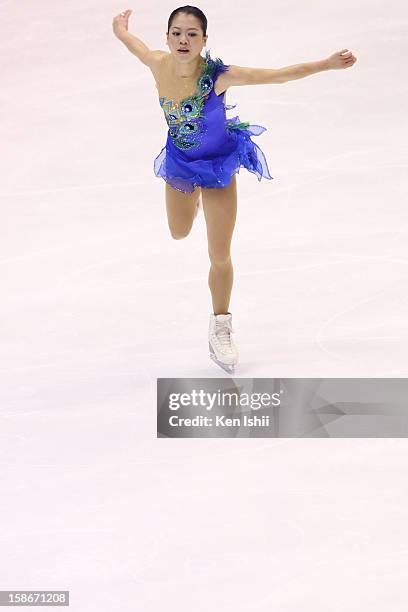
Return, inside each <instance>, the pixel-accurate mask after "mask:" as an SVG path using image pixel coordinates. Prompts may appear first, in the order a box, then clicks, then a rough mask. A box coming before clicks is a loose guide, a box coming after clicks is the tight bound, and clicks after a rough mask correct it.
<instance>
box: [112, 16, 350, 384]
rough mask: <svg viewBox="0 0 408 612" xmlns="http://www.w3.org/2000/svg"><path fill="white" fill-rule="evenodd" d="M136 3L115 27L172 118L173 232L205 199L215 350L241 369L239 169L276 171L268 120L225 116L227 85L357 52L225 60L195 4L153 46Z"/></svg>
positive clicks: (165, 166)
mask: <svg viewBox="0 0 408 612" xmlns="http://www.w3.org/2000/svg"><path fill="white" fill-rule="evenodd" d="M131 13H132V11H131V10H127V11H125V12H123V13H120V15H117V16H116V17H115V18H114V19H113V31H114V33H115V35H116V36H117V37H118V38H119V40H121V41H122V42H123V43H124V44H125V45H126V47H127V48H128V49H129V51H131V52H132V53H134V54H135V55H136V57H138V59H139V60H140V61H141V62H142V63H143V64H145V65H146V66H148V67H149V68H150V70H151V72H152V74H153V76H154V79H155V81H156V87H157V89H158V93H159V102H160V105H161V107H162V108H163V111H164V114H165V118H166V121H167V124H168V126H169V130H168V134H167V142H166V146H165V147H164V148H163V149H162V151H161V152H160V154H159V155H158V156H157V158H156V159H155V163H154V171H155V174H156V176H158V177H161V178H163V179H164V180H165V181H166V185H165V189H166V209H167V218H168V224H169V228H170V232H171V235H172V236H173V238H175V239H176V240H177V239H180V238H184V237H185V236H187V235H188V234H189V232H190V230H191V227H192V224H193V221H194V219H195V217H196V215H197V212H198V208H199V206H200V197H201V200H202V205H203V209H204V216H205V221H206V225H207V237H208V253H209V257H210V261H211V267H210V272H209V278H208V284H209V287H210V290H211V297H212V304H213V310H214V312H213V313H212V314H211V315H210V325H209V334H208V342H209V349H210V357H211V358H212V359H213V360H214V361H215V362H216V363H218V365H220V366H221V367H222V368H223V369H225V370H226V371H227V372H229V373H232V372H234V369H235V365H236V364H237V362H238V351H237V348H236V346H235V344H234V342H233V339H232V336H231V334H232V332H233V329H232V315H231V313H230V312H229V310H228V308H229V302H230V297H231V290H232V283H233V267H232V262H231V255H230V248H231V240H232V234H233V230H234V225H235V220H236V211H237V187H236V173H237V172H239V169H240V167H244V168H246V169H247V170H249V171H250V172H252V173H254V174H256V176H257V177H258V179H259V180H261V178H262V177H264V178H267V179H272V178H273V177H272V176H270V174H269V170H268V165H267V163H266V160H265V157H264V155H263V153H262V151H261V149H260V148H259V147H258V146H257V145H256V144H255V143H254V142H253V141H252V139H251V136H254V135H259V134H261V133H262V132H263V131H264V130H265V128H264V127H262V126H257V125H249V123H242V122H240V120H239V117H234V118H233V119H226V115H225V111H226V110H228V109H229V108H233V107H228V106H225V104H224V98H225V92H226V91H227V89H229V87H232V86H237V85H256V84H266V83H286V82H287V81H290V80H293V79H300V78H303V77H306V76H308V75H311V74H314V73H316V72H321V71H323V70H331V69H335V68H348V67H350V66H352V65H353V64H354V63H355V62H356V58H355V57H354V55H353V54H352V53H351V51H348V50H347V49H343V50H342V51H339V52H337V53H334V54H333V55H331V56H330V57H329V58H327V59H324V60H321V61H317V62H307V63H303V64H296V65H294V66H287V67H284V68H279V69H269V68H245V67H242V66H233V65H230V66H226V65H224V64H223V62H222V60H220V59H218V58H217V59H215V60H213V59H212V58H211V56H210V54H209V52H208V51H207V52H206V56H205V58H203V57H202V56H201V52H202V50H203V47H205V46H206V44H207V40H208V36H207V19H206V17H205V15H204V13H203V12H202V11H201V10H200V9H198V8H196V7H194V6H189V5H187V6H182V7H179V8H177V9H175V10H174V11H173V12H172V13H171V15H170V17H169V20H168V29H167V32H166V36H167V45H168V47H169V52H166V51H152V50H150V49H149V48H148V47H147V46H146V45H145V44H144V43H143V42H142V41H141V40H140V39H139V38H137V37H136V36H133V35H132V34H130V33H129V32H128V21H129V17H130V14H131Z"/></svg>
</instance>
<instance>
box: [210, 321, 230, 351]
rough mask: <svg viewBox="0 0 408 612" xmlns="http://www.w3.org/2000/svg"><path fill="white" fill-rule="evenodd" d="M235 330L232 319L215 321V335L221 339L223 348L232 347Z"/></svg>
mask: <svg viewBox="0 0 408 612" xmlns="http://www.w3.org/2000/svg"><path fill="white" fill-rule="evenodd" d="M233 332H234V330H233V329H232V325H231V321H222V322H219V321H216V323H215V335H216V336H217V340H218V341H219V343H220V345H221V347H222V349H223V350H225V349H229V350H232V349H231V333H233Z"/></svg>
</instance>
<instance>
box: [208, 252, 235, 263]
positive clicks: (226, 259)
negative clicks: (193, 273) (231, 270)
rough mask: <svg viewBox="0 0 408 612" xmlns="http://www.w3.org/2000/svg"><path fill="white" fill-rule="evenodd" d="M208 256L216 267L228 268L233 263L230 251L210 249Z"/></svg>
mask: <svg viewBox="0 0 408 612" xmlns="http://www.w3.org/2000/svg"><path fill="white" fill-rule="evenodd" d="M208 256H209V258H210V261H211V264H212V265H214V266H226V265H228V264H230V263H231V253H230V251H229V249H227V250H226V249H221V250H217V249H215V250H214V249H209V250H208Z"/></svg>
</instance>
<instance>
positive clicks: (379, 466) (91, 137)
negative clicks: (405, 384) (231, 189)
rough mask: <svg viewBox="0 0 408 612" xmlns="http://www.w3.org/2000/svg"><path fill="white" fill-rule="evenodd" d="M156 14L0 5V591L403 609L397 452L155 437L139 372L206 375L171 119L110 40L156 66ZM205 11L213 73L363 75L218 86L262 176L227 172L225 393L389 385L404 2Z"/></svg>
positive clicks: (404, 219)
mask: <svg viewBox="0 0 408 612" xmlns="http://www.w3.org/2000/svg"><path fill="white" fill-rule="evenodd" d="M176 6H177V5H172V4H169V3H167V2H163V1H156V2H150V3H144V5H143V4H141V5H137V4H135V5H133V6H132V5H128V6H125V5H120V4H117V3H114V2H109V1H107V0H102V2H89V1H88V2H87V1H86V0H85V2H79V1H78V0H74V1H71V2H64V3H57V4H55V3H52V2H50V1H49V0H44V1H43V2H41V3H33V2H28V1H27V0H26V1H20V2H18V3H12V2H10V1H7V0H2V1H1V3H0V17H1V23H2V29H1V33H2V35H1V40H0V50H1V58H2V60H1V65H2V67H1V93H0V104H1V115H0V122H1V123H0V125H1V132H0V136H1V144H2V146H1V149H2V159H1V186H0V196H1V227H0V232H1V235H0V249H1V252H0V258H1V259H0V282H1V296H2V299H1V302H0V313H1V317H0V326H1V331H0V334H1V337H0V340H1V347H0V366H1V390H0V404H1V413H0V423H1V429H0V475H1V483H2V484H1V495H2V503H1V507H0V519H1V534H0V548H1V561H0V564H1V572H0V588H1V589H31V588H32V589H69V590H70V591H71V608H72V609H73V610H75V611H78V612H79V611H80V612H91V611H93V610H95V611H98V612H111V611H112V610H121V611H122V612H128V611H129V612H130V611H134V610H137V611H139V610H140V611H143V612H151V611H156V610H157V611H158V610H160V611H162V610H165V611H166V612H173V611H177V612H180V611H182V612H187V611H190V610H191V611H192V610H193V611H194V612H197V611H203V612H204V611H205V612H207V611H208V610H217V611H219V612H221V611H222V612H227V611H228V612H232V611H233V612H237V611H238V610H245V611H247V610H248V611H250V612H253V611H255V610H256V611H257V610H262V611H264V610H265V611H267V610H268V611H269V610H274V612H300V611H302V612H309V611H310V612H312V611H313V612H327V610H330V611H331V612H340V611H341V612H343V611H344V610H347V611H348V612H354V611H356V612H357V611H358V612H361V611H362V610H364V611H365V610H367V611H370V612H380V611H383V610H387V612H403V611H404V612H405V610H406V601H407V595H408V594H407V589H406V587H405V585H404V579H403V576H404V575H405V577H406V565H407V561H408V558H407V557H408V555H407V550H408V548H407V544H408V542H407V529H406V503H407V491H406V486H405V485H404V484H403V477H404V476H405V475H406V467H407V465H406V464H407V461H406V442H405V440H404V439H377V440H375V439H367V440H364V439H354V440H353V439H337V440H334V439H331V440H296V439H293V440H283V439H282V440H222V439H221V440H220V439H217V440H162V439H161V440H157V439H156V438H155V435H156V379H157V378H158V377H194V378H199V377H215V376H222V377H223V376H224V375H225V373H224V372H223V371H222V370H220V369H218V368H217V366H216V365H215V364H213V362H211V361H210V359H209V357H208V349H207V326H208V318H209V314H210V312H211V311H212V308H211V300H210V292H209V288H208V286H207V277H208V269H209V260H208V255H207V244H206V233H205V221H204V216H203V214H202V212H201V214H200V215H199V217H198V218H197V219H196V223H195V226H194V228H193V231H192V233H191V234H190V236H189V237H188V238H187V239H185V240H181V241H174V240H173V239H172V238H171V236H170V233H169V230H168V227H167V220H166V215H165V205H164V183H163V181H162V180H161V179H158V178H156V177H155V176H154V174H153V159H154V157H155V156H156V155H158V153H159V152H160V150H161V148H162V147H163V146H164V143H165V138H166V132H167V125H166V123H165V119H164V116H163V112H162V110H161V108H160V106H159V102H158V97H157V90H156V88H155V86H154V81H153V78H152V76H151V73H150V71H149V70H148V68H146V67H145V66H143V65H142V64H140V63H139V62H138V60H137V58H136V57H135V56H133V55H131V54H130V53H129V52H128V50H127V49H126V48H125V47H124V46H123V45H122V44H121V43H120V42H119V41H118V40H117V39H116V38H115V37H114V35H113V33H112V27H111V23H112V18H113V16H114V15H116V14H117V13H119V12H120V11H122V10H125V9H126V8H131V9H133V14H132V17H131V20H130V30H131V31H132V32H133V33H135V34H137V35H139V36H140V37H141V38H142V39H143V40H144V41H145V42H146V43H147V44H148V45H149V46H150V47H151V48H156V49H159V48H162V49H167V47H166V45H165V31H166V29H167V19H168V16H169V14H170V12H171V11H172V10H173V9H174V8H176ZM199 6H200V8H201V9H202V10H204V12H205V13H206V15H207V17H208V20H209V28H208V34H209V40H208V45H207V48H209V49H210V51H211V54H212V56H213V57H220V58H221V59H223V61H224V62H225V63H226V64H238V65H243V66H258V67H270V68H278V67H281V66H285V65H291V64H296V63H301V62H305V61H314V60H318V59H323V58H325V57H327V56H328V55H330V54H331V53H333V52H335V51H339V50H341V49H343V48H348V49H350V50H351V51H353V53H354V54H355V55H356V57H357V60H358V61H357V63H356V64H355V66H354V67H352V68H350V69H347V70H336V71H330V72H323V73H320V74H315V75H312V76H310V77H307V78H305V79H301V80H296V81H292V82H289V83H285V84H283V85H258V86H253V87H242V88H232V89H231V90H229V92H228V93H227V96H226V101H227V103H228V104H232V103H237V104H238V106H237V108H236V109H234V111H230V113H231V114H230V116H233V115H235V114H237V113H238V114H239V116H240V118H241V120H242V121H250V122H251V123H254V124H259V125H263V126H264V127H266V128H267V131H266V132H264V134H262V135H261V136H259V137H254V141H255V142H256V143H257V144H258V145H259V146H260V147H261V148H262V150H263V151H264V153H265V155H266V158H267V160H268V165H269V169H270V172H271V174H272V176H273V177H274V180H273V181H266V180H265V181H261V182H260V183H259V182H258V181H257V179H256V177H255V176H254V175H252V174H249V173H248V172H247V171H246V170H244V169H243V170H241V173H240V175H239V177H238V191H239V201H238V219H237V225H236V229H235V233H234V238H233V245H232V258H233V264H234V274H235V282H234V288H233V294H232V301H231V306H230V311H231V312H232V313H233V325H234V329H235V330H236V334H235V336H234V338H235V340H236V342H237V345H238V348H239V351H240V355H241V361H240V367H239V369H238V370H237V376H241V377H348V376H355V377H359V376H361V377H405V376H407V359H406V355H407V349H408V330H407V289H406V279H407V263H408V258H407V250H408V249H407V229H408V213H407V207H406V186H407V185H406V178H405V177H406V174H407V144H406V143H407V128H406V125H407V121H406V108H407V84H406V78H405V74H406V57H407V52H408V49H407V36H408V30H407V28H408V12H407V9H406V7H405V5H404V3H403V2H401V0H399V1H394V2H392V1H391V2H385V1H384V0H382V1H381V2H375V1H371V2H368V1H365V2H358V3H355V2H351V1H350V0H346V1H345V2H341V3H339V2H334V1H332V0H328V1H325V2H323V1H322V0H320V1H317V0H316V1H314V2H288V1H287V0H286V1H285V2H284V1H283V0H278V1H277V2H274V3H273V4H270V3H269V2H267V1H266V0H265V1H258V2H256V3H255V4H254V3H251V5H250V7H249V6H247V5H245V4H244V5H242V6H241V7H240V6H239V5H237V4H233V3H230V2H228V3H227V2H216V1H215V0H211V1H209V2H203V3H201V4H200V5H199ZM250 8H251V10H249V9H250ZM94 589H97V593H96V594H95V593H93V591H94Z"/></svg>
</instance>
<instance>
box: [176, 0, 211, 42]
mask: <svg viewBox="0 0 408 612" xmlns="http://www.w3.org/2000/svg"><path fill="white" fill-rule="evenodd" d="M179 13H185V14H186V15H194V17H197V19H198V21H199V22H200V24H201V28H202V30H203V36H207V17H206V16H205V15H204V13H203V11H201V10H200V9H199V8H197V7H196V6H190V5H189V4H187V5H186V6H179V7H178V8H176V9H174V11H173V12H172V14H171V15H170V17H169V21H168V24H167V34H168V33H169V30H170V26H171V22H172V21H173V19H174V17H175V16H176V15H178V14H179Z"/></svg>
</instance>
